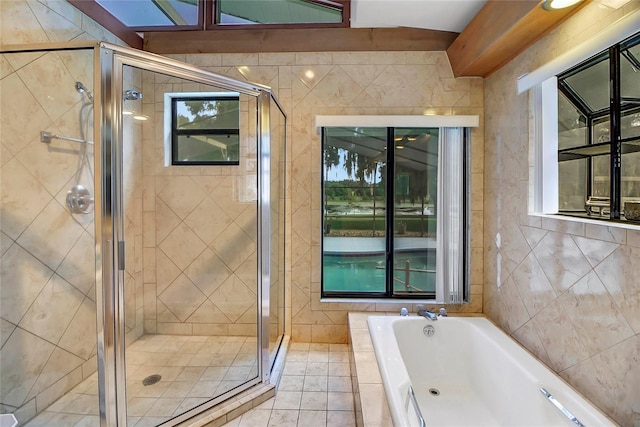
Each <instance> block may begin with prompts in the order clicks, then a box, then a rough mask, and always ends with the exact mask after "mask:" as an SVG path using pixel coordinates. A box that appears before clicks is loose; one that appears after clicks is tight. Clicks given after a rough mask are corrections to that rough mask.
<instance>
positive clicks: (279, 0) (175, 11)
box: [70, 0, 349, 31]
mask: <svg viewBox="0 0 640 427" xmlns="http://www.w3.org/2000/svg"><path fill="white" fill-rule="evenodd" d="M70 2H71V3H72V4H73V5H75V6H76V7H77V8H78V9H79V10H81V11H82V12H84V13H87V14H88V15H89V16H91V17H93V18H94V19H97V20H98V21H99V22H102V21H103V20H104V21H106V20H107V19H106V18H105V14H108V15H109V17H111V18H112V19H113V18H115V19H116V20H118V21H120V22H121V23H122V24H123V25H124V26H125V27H127V28H128V29H131V30H134V31H172V30H175V29H189V30H195V29H200V30H205V29H210V28H215V27H223V26H230V25H232V26H238V25H247V24H249V25H256V24H258V25H260V24H264V25H270V24H277V25H304V26H318V27H322V26H331V27H345V26H349V2H348V1H345V0H334V1H332V0H268V1H266V0H135V1H123V0H89V1H87V0H70ZM96 6H97V7H96ZM214 11H215V13H214Z"/></svg>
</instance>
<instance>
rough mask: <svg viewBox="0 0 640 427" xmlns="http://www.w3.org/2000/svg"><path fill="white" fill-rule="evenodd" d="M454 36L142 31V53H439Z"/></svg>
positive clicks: (373, 31) (382, 31)
mask: <svg viewBox="0 0 640 427" xmlns="http://www.w3.org/2000/svg"><path fill="white" fill-rule="evenodd" d="M457 36H458V33H453V32H448V31H435V30H423V29H417V28H264V29H251V28H249V29H233V28H225V29H212V30H205V31H180V32H175V31H174V32H159V31H157V32H145V33H144V50H146V51H148V52H153V53H158V54H180V53H230V52H236V53H252V52H345V51H384V50H388V51H402V50H407V51H445V50H447V48H448V47H449V46H450V45H451V43H452V42H453V40H454V39H455V38H456V37H457Z"/></svg>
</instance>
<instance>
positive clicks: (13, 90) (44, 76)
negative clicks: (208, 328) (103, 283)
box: [0, 0, 141, 422]
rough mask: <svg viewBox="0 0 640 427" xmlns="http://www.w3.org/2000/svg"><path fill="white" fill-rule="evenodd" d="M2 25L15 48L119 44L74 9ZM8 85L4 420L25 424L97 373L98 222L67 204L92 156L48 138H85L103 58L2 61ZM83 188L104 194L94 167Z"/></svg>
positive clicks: (25, 10) (0, 315)
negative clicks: (85, 101) (83, 161)
mask: <svg viewBox="0 0 640 427" xmlns="http://www.w3.org/2000/svg"><path fill="white" fill-rule="evenodd" d="M0 19H1V21H0V32H1V34H0V35H1V37H0V40H2V43H3V45H4V44H22V43H45V42H62V41H68V40H88V39H96V38H101V39H105V40H108V41H111V42H114V43H119V42H118V40H117V39H115V38H114V37H113V36H111V35H109V34H107V33H106V32H105V31H104V29H102V28H101V27H99V26H98V25H97V24H96V23H95V22H93V21H92V20H90V19H88V18H87V17H85V16H83V15H82V14H80V13H79V12H78V11H76V9H74V8H73V7H71V6H70V5H69V4H67V3H66V2H61V1H54V2H38V1H28V2H27V1H19V0H18V1H3V2H0ZM0 79H1V80H0V92H1V94H2V95H1V96H0V129H1V130H0V144H1V151H0V165H1V170H0V173H1V181H0V229H1V233H0V236H1V240H0V242H1V245H0V247H1V250H0V254H1V259H0V268H1V277H0V304H1V306H0V325H1V329H0V331H1V336H0V341H1V343H2V349H1V350H0V359H1V360H2V367H1V368H0V373H1V379H0V412H2V413H5V412H12V413H15V415H16V416H17V418H18V420H20V421H21V422H25V421H26V420H28V419H30V418H32V417H33V416H34V415H36V413H38V412H41V411H42V410H44V409H45V408H46V407H47V406H48V405H49V404H51V403H53V402H54V401H55V400H56V399H58V398H59V397H60V396H62V395H63V394H64V393H65V392H67V391H68V390H70V389H71V388H73V387H74V386H75V385H77V384H78V383H79V382H81V381H82V380H83V379H84V378H87V377H88V376H89V375H91V374H92V373H93V372H95V370H96V356H95V354H96V334H95V325H96V308H95V307H96V303H95V249H94V238H93V236H94V223H93V214H89V215H80V214H71V213H70V212H69V211H68V210H67V207H66V201H65V199H66V195H67V191H68V190H69V189H70V188H71V187H72V186H73V185H74V184H75V183H76V177H75V174H76V171H77V170H78V164H79V158H80V155H79V148H80V146H79V145H78V144H77V143H75V142H66V141H62V140H53V141H52V143H51V145H49V146H47V145H45V144H43V143H41V142H40V135H39V134H40V131H41V130H47V131H51V132H52V133H54V134H62V135H65V136H71V137H76V138H79V137H80V123H79V113H80V109H81V106H82V97H81V95H80V94H79V93H78V92H76V90H75V87H74V82H75V81H81V82H82V83H83V84H84V85H85V86H87V87H88V88H89V89H90V90H92V89H93V56H92V52H90V51H74V52H57V53H46V54H45V53H35V54H29V53H16V54H6V55H2V57H1V59H0ZM87 135H88V136H87V137H88V138H89V139H90V140H92V139H93V126H92V125H90V126H89V127H88V132H87ZM88 148H89V156H88V162H89V163H92V162H93V155H92V152H93V147H88ZM79 182H80V183H81V184H82V185H84V186H85V187H87V188H88V189H89V190H90V191H91V193H93V178H92V175H91V173H90V172H89V170H88V169H87V168H86V167H85V168H84V169H83V172H82V174H81V176H80V179H79ZM128 231H129V232H131V231H132V229H131V227H129V229H128ZM134 234H135V233H134ZM131 254H132V255H133V254H134V252H133V251H131ZM131 265H132V266H134V265H135V263H134V262H132V263H131ZM130 279H131V278H130ZM133 289H135V287H133ZM138 304H141V300H139V301H138ZM133 306H134V307H135V303H134V305H133ZM134 319H135V316H134ZM129 326H131V329H132V330H133V329H134V328H133V325H131V324H130V325H129ZM138 330H140V331H141V328H140V327H139V328H138ZM95 406H96V408H97V406H98V400H97V396H96V400H95Z"/></svg>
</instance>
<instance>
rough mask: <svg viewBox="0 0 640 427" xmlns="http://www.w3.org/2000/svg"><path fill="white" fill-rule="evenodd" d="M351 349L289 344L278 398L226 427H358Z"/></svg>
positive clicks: (344, 346) (332, 345)
mask: <svg viewBox="0 0 640 427" xmlns="http://www.w3.org/2000/svg"><path fill="white" fill-rule="evenodd" d="M348 350H349V347H348V346H347V345H346V344H309V343H290V344H289V351H288V353H287V357H286V363H285V366H284V371H283V373H282V378H281V379H280V384H279V387H278V392H277V393H276V396H275V397H273V398H271V399H269V400H267V401H266V402H264V403H263V404H261V405H260V406H258V407H256V408H254V409H252V410H250V411H249V412H246V413H245V414H243V415H242V416H241V417H239V418H236V419H234V420H232V421H230V422H228V423H227V424H225V425H224V427H271V426H273V427H276V426H277V427H297V426H300V427H303V426H304V427H315V426H322V427H324V426H339V427H355V417H354V408H353V393H352V389H351V371H350V367H349V352H348Z"/></svg>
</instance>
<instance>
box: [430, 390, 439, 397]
mask: <svg viewBox="0 0 640 427" xmlns="http://www.w3.org/2000/svg"><path fill="white" fill-rule="evenodd" d="M429 393H430V394H431V396H440V390H438V389H437V388H430V389H429Z"/></svg>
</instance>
